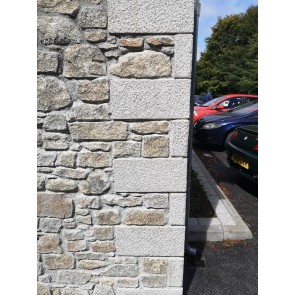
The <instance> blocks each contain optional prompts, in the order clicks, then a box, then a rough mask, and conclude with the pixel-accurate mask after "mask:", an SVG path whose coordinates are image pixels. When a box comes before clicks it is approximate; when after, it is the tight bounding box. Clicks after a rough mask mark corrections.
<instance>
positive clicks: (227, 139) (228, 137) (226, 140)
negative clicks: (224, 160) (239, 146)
mask: <svg viewBox="0 0 295 295" xmlns="http://www.w3.org/2000/svg"><path fill="white" fill-rule="evenodd" d="M233 133H234V132H233V131H232V132H230V133H229V134H228V135H227V136H226V138H225V141H224V147H225V146H226V144H227V143H228V142H229V140H230V138H231V136H232V134H233Z"/></svg>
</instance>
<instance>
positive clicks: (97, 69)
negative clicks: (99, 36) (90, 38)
mask: <svg viewBox="0 0 295 295" xmlns="http://www.w3.org/2000/svg"><path fill="white" fill-rule="evenodd" d="M64 59H65V62H64V72H63V74H64V76H65V77H67V78H87V77H98V76H104V75H105V74H106V66H105V64H104V63H102V62H103V61H104V56H103V54H102V53H101V51H100V50H99V48H97V47H95V46H91V45H73V46H70V47H68V48H67V49H66V50H65V53H64Z"/></svg>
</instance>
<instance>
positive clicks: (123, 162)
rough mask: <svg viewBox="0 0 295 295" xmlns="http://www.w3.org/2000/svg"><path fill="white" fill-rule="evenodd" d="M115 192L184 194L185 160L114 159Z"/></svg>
mask: <svg viewBox="0 0 295 295" xmlns="http://www.w3.org/2000/svg"><path fill="white" fill-rule="evenodd" d="M113 162H114V163H113V166H114V175H113V177H114V190H115V192H185V191H186V182H187V179H186V177H187V160H186V159H114V161H113Z"/></svg>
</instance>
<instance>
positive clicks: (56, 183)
mask: <svg viewBox="0 0 295 295" xmlns="http://www.w3.org/2000/svg"><path fill="white" fill-rule="evenodd" d="M77 188H78V185H77V183H76V181H74V180H71V179H63V178H57V179H49V180H48V181H47V183H46V189H48V190H50V191H53V192H73V191H76V190H77Z"/></svg>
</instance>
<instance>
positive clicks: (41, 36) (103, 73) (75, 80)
mask: <svg viewBox="0 0 295 295" xmlns="http://www.w3.org/2000/svg"><path fill="white" fill-rule="evenodd" d="M193 25H194V6H193V0H165V1H164V0H163V1H158V0H108V1H106V0H81V1H78V0H54V1H52V0H38V64H37V70H38V83H37V85H38V103H37V108H38V112H37V115H38V140H37V145H38V179H37V188H38V198H37V199H38V294H40V295H41V294H42V295H92V294H93V295H104V294H108V295H111V294H126V295H128V294H130V295H131V294H136V295H141V294H142V295H145V294H149V295H153V294H155V295H156V294H157V295H161V294H167V295H168V294H169V295H174V294H175V295H177V294H182V276H183V256H184V240H185V210H186V207H185V204H186V184H187V147H188V133H189V116H190V83H191V81H190V78H191V60H192V41H193Z"/></svg>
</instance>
